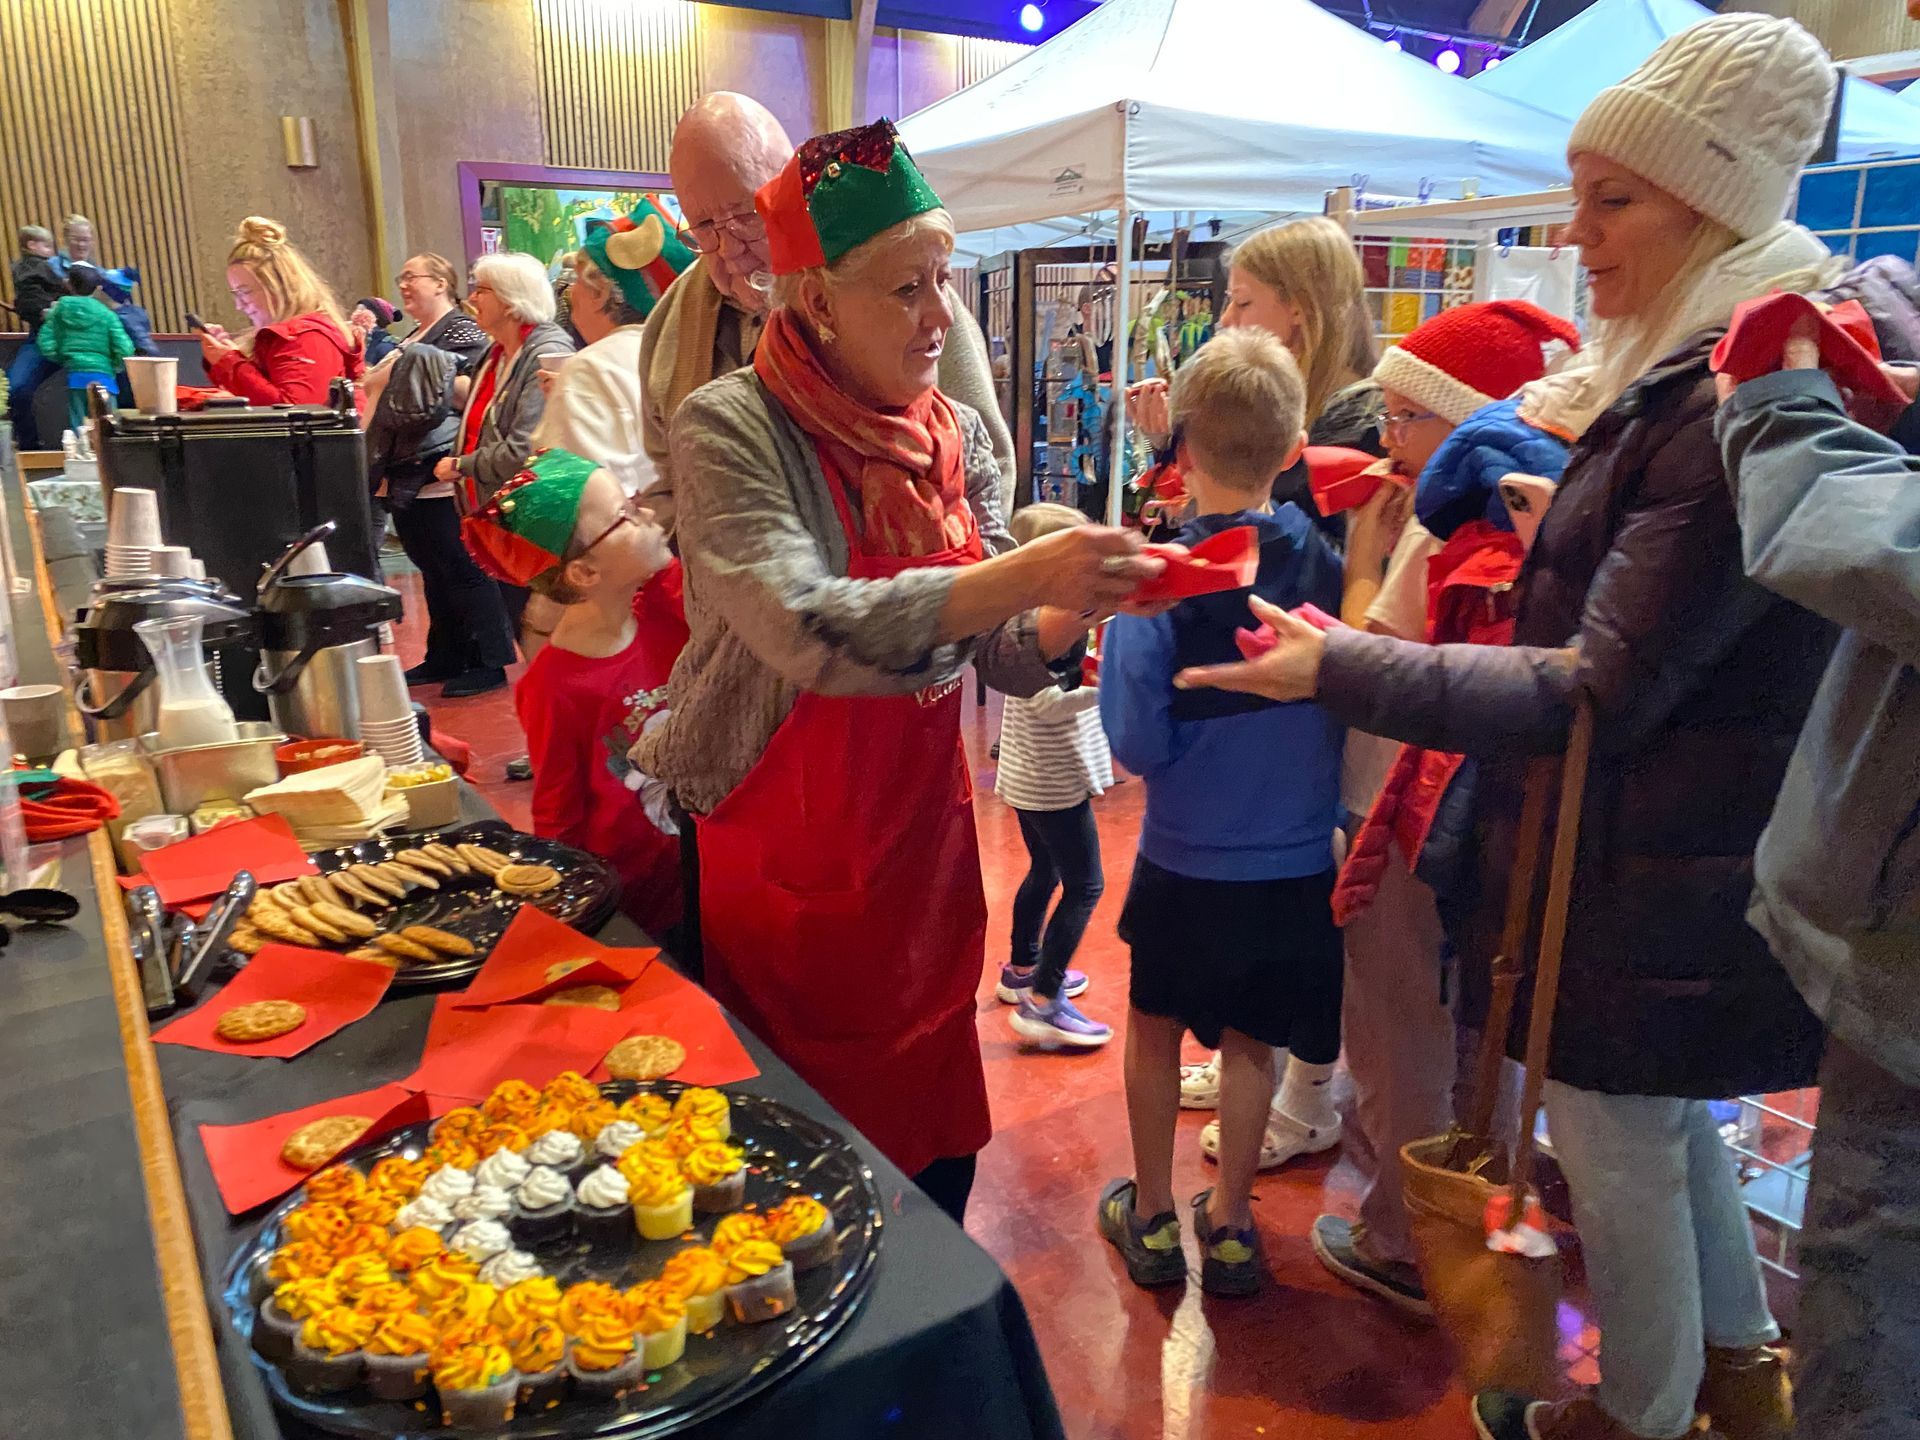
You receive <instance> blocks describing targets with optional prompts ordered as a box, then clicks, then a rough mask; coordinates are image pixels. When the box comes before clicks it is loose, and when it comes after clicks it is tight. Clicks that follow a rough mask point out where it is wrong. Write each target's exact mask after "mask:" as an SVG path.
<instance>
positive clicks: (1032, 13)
mask: <svg viewBox="0 0 1920 1440" xmlns="http://www.w3.org/2000/svg"><path fill="white" fill-rule="evenodd" d="M1046 23H1047V17H1046V16H1045V15H1043V14H1042V13H1041V11H1040V7H1039V6H1038V5H1034V4H1031V3H1029V4H1026V5H1022V6H1021V7H1020V28H1021V29H1022V30H1025V31H1026V32H1028V33H1029V34H1032V33H1033V32H1034V31H1036V30H1038V29H1039V28H1040V27H1041V26H1042V25H1044V24H1046Z"/></svg>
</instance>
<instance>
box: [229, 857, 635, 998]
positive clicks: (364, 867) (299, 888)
mask: <svg viewBox="0 0 1920 1440" xmlns="http://www.w3.org/2000/svg"><path fill="white" fill-rule="evenodd" d="M312 858H313V862H314V863H315V864H316V865H318V866H319V867H320V873H319V874H318V875H304V876H301V877H300V878H299V879H297V880H289V881H286V882H284V883H282V884H278V885H271V886H268V887H266V888H265V889H263V890H261V891H260V892H259V894H257V895H256V896H255V897H254V900H253V903H252V905H251V906H249V907H248V909H247V913H246V915H245V916H244V917H243V918H242V919H241V921H240V923H239V925H238V926H236V927H235V929H234V932H233V936H232V938H231V939H230V940H229V942H228V943H229V945H230V946H231V948H233V949H234V950H236V951H239V952H240V953H241V954H243V955H251V954H254V953H256V952H258V951H259V950H260V949H261V948H262V947H264V946H266V945H267V944H269V943H271V942H274V941H279V942H281V943H283V944H287V945H305V946H309V947H313V948H319V949H329V950H338V951H341V952H343V953H345V954H347V955H351V956H353V957H354V958H355V959H358V960H377V961H379V962H380V963H382V964H385V965H392V966H394V967H396V970H395V974H394V980H393V983H394V985H395V986H396V987H403V988H413V987H418V986H425V985H441V984H446V983H448V982H450V981H455V980H463V979H465V978H466V977H468V976H470V975H472V974H474V973H475V972H476V971H478V970H479V968H480V966H481V965H482V964H483V963H485V961H486V958H487V955H488V954H489V953H490V952H491V950H492V949H493V946H494V943H495V942H496V941H497V940H499V938H500V936H501V934H502V933H503V932H504V931H505V930H506V928H507V925H508V923H509V922H510V921H511V920H512V919H513V915H514V912H515V911H516V910H518V909H519V908H520V907H521V906H522V905H537V906H539V907H540V909H541V910H543V911H545V912H546V913H547V914H549V915H551V916H553V917H554V919H556V920H562V921H565V922H566V923H567V924H569V925H572V926H574V927H576V928H577V929H581V930H586V931H591V930H593V929H595V928H596V927H597V926H599V925H600V924H601V923H602V922H603V921H605V920H606V919H607V918H608V917H609V916H610V915H612V913H613V910H614V907H615V906H616V905H617V904H618V903H619V899H620V880H619V877H618V875H616V874H615V872H614V870H613V867H612V866H611V865H609V864H607V863H606V862H605V861H604V860H601V859H599V858H598V857H597V856H594V855H589V854H588V853H587V852H585V851H584V850H576V849H574V848H573V847H572V846H570V845H562V844H561V843H560V842H559V841H557V840H542V839H540V838H539V837H537V836H534V835H527V834H523V833H521V832H519V831H517V830H514V829H512V828H511V827H510V826H508V825H507V824H506V823H505V822H503V821H499V820H483V821H479V822H477V823H475V824H471V825H462V826H459V827H457V828H455V829H452V830H446V831H441V832H438V833H434V834H426V835H409V836H395V837H388V838H382V839H374V840H363V841H361V842H360V843H359V844H357V845H348V846H343V847H341V848H340V849H337V850H319V851H315V852H314V854H313V857H312Z"/></svg>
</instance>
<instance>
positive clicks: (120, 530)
mask: <svg viewBox="0 0 1920 1440" xmlns="http://www.w3.org/2000/svg"><path fill="white" fill-rule="evenodd" d="M166 543H167V542H166V537H164V536H163V535H161V533H160V500H159V497H158V496H156V495H155V494H154V493H153V491H151V490H141V489H137V488H135V487H134V486H131V485H122V486H119V487H118V488H116V489H115V490H114V492H113V499H112V500H111V501H109V502H108V506H107V544H108V546H109V547H111V546H114V545H118V546H121V547H122V548H129V547H132V548H138V549H141V550H151V549H153V547H154V546H156V545H164V544H166Z"/></svg>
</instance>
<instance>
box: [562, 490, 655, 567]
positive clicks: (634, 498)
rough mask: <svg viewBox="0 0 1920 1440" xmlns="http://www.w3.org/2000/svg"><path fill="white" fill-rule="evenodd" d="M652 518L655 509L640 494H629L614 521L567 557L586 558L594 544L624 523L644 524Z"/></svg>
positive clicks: (574, 558)
mask: <svg viewBox="0 0 1920 1440" xmlns="http://www.w3.org/2000/svg"><path fill="white" fill-rule="evenodd" d="M652 518H653V511H652V510H651V509H649V508H648V506H647V503H646V501H645V500H644V499H643V498H642V497H641V496H639V495H629V496H628V497H627V499H626V503H625V504H624V505H622V506H621V507H620V513H619V514H618V515H616V516H614V518H613V523H612V524H611V525H609V526H607V528H606V529H604V530H602V531H601V532H600V533H599V534H598V535H596V536H594V537H593V539H591V540H589V541H588V542H587V543H586V544H585V545H582V546H581V547H580V549H579V550H578V551H577V552H576V553H574V554H572V555H569V556H568V557H567V558H568V559H569V560H584V559H586V557H587V554H588V553H589V552H590V551H591V550H592V549H593V547H594V546H596V545H598V544H599V543H600V542H601V541H602V540H605V539H606V538H607V537H608V536H609V535H611V534H613V532H614V531H616V530H618V529H619V528H620V527H621V526H622V525H644V524H646V523H647V521H649V520H651V519H652Z"/></svg>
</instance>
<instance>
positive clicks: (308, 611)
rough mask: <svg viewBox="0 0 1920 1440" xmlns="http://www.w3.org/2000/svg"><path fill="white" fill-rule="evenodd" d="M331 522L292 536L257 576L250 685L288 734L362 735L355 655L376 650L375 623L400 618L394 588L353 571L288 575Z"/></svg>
mask: <svg viewBox="0 0 1920 1440" xmlns="http://www.w3.org/2000/svg"><path fill="white" fill-rule="evenodd" d="M332 533H333V522H332V521H328V522H327V523H325V524H323V525H319V526H317V527H315V528H314V529H312V530H310V531H308V532H307V533H306V534H305V535H303V536H301V537H300V539H299V540H297V541H295V542H294V543H293V545H292V546H291V547H289V548H288V550H287V552H286V553H285V554H284V555H282V556H281V557H280V558H279V559H278V560H276V561H275V562H274V563H273V564H272V566H270V567H269V568H268V570H267V573H266V574H265V575H264V576H262V577H261V580H260V595H259V617H260V647H261V652H260V668H259V670H258V671H257V672H256V673H255V675H254V678H253V687H254V689H256V690H258V691H259V692H260V693H261V694H263V695H265V696H266V697H267V707H268V709H269V711H270V712H271V713H272V715H273V718H274V720H275V722H276V723H278V724H279V726H280V728H281V729H283V730H285V731H286V732H287V734H289V735H302V736H306V737H308V738H313V737H318V736H326V737H329V738H333V739H343V740H357V739H359V738H360V693H359V682H358V678H357V670H356V667H355V665H354V662H355V661H357V660H359V659H360V658H361V657H362V656H365V655H377V654H379V653H380V641H379V628H380V626H381V625H383V624H386V623H387V622H389V621H393V620H398V619H399V618H400V616H401V613H402V610H403V608H404V607H403V602H402V601H401V598H400V592H399V591H397V590H391V589H389V588H388V587H387V586H385V585H377V584H375V583H374V582H373V581H371V580H368V579H364V578H363V577H361V576H359V575H346V574H339V573H334V572H322V573H318V574H294V573H291V570H295V569H298V568H299V566H298V565H297V564H296V561H297V558H298V557H299V556H300V554H301V553H302V552H303V551H306V550H307V549H308V548H309V547H310V546H313V545H317V544H319V543H320V542H321V541H323V540H325V539H326V537H327V536H328V535H330V534H332Z"/></svg>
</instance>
